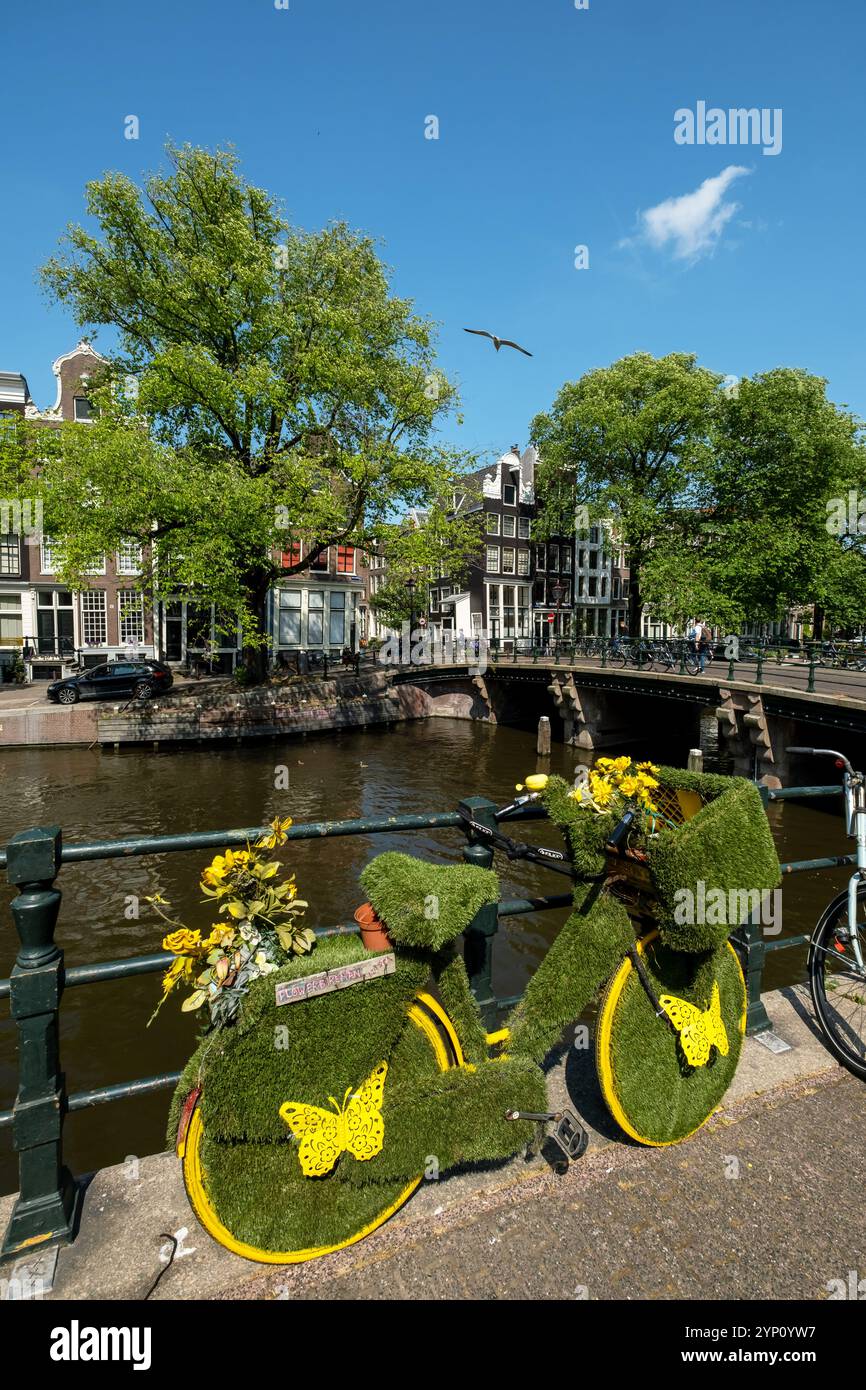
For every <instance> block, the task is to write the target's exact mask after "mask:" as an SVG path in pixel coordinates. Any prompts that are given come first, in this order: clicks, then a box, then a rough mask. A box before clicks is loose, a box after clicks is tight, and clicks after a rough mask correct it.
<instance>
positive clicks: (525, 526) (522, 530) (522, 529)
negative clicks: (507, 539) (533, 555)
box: [517, 516, 532, 541]
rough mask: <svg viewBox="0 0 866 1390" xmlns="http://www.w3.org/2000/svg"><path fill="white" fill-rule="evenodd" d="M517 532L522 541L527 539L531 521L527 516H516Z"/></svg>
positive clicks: (530, 529) (529, 534) (529, 533)
mask: <svg viewBox="0 0 866 1390" xmlns="http://www.w3.org/2000/svg"><path fill="white" fill-rule="evenodd" d="M517 534H518V536H519V538H520V540H522V541H528V540H529V538H530V536H531V534H532V523H531V521H530V519H529V517H528V516H519V517H518V518H517Z"/></svg>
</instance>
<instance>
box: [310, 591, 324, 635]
mask: <svg viewBox="0 0 866 1390" xmlns="http://www.w3.org/2000/svg"><path fill="white" fill-rule="evenodd" d="M324 623H325V592H324V590H323V589H311V590H310V592H309V594H308V595H307V642H308V643H309V645H310V646H311V647H321V645H322V643H323V641H324V636H325V630H324Z"/></svg>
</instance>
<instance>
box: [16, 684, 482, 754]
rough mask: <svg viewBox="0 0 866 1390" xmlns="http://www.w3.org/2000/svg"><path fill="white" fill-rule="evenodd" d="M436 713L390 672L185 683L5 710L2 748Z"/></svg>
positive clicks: (250, 731)
mask: <svg viewBox="0 0 866 1390" xmlns="http://www.w3.org/2000/svg"><path fill="white" fill-rule="evenodd" d="M469 703H470V705H471V704H472V701H471V700H470V701H469ZM431 712H432V711H431V701H430V699H429V697H428V696H427V695H426V694H425V692H424V691H423V690H420V689H419V688H418V687H417V686H413V685H402V686H399V685H398V686H395V685H393V684H392V682H391V678H390V675H389V673H388V672H387V671H373V672H370V673H365V674H363V675H361V676H359V677H350V676H342V675H341V676H339V677H337V678H335V679H331V680H311V679H306V680H299V681H294V682H290V683H287V684H285V685H280V686H273V687H268V688H266V689H257V690H251V691H237V690H233V689H226V688H225V687H218V688H216V689H214V688H210V689H195V688H193V689H189V687H186V688H185V689H184V690H183V692H182V693H181V692H175V693H174V694H173V695H172V696H170V697H169V698H168V699H165V700H158V701H154V702H153V703H152V704H148V705H134V706H129V707H126V706H125V705H124V704H121V703H115V702H110V703H109V702H107V701H106V702H100V703H98V704H96V703H93V704H89V703H88V704H85V705H72V706H56V705H49V704H47V703H46V704H45V705H35V706H30V707H27V708H18V709H3V710H2V711H0V750H2V749H3V748H4V747H8V748H14V747H39V746H50V745H52V744H53V745H61V744H65V745H69V744H72V745H74V744H84V745H86V746H89V745H91V744H93V745H97V744H98V745H102V746H108V747H112V746H115V745H120V744H132V743H150V744H154V743H174V742H193V743H198V742H203V741H209V740H214V741H216V740H220V739H240V738H257V737H258V738H267V737H271V736H277V735H285V734H292V733H297V734H306V733H313V732H316V731H324V730H336V729H357V728H363V727H365V726H368V725H373V724H392V723H396V722H399V721H403V720H407V719H425V718H427V717H428V716H429V715H430V713H431ZM453 714H454V715H458V711H457V710H456V709H455V710H454V711H453ZM458 717H459V715H458ZM465 717H470V716H469V715H467V716H465Z"/></svg>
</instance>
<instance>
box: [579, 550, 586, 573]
mask: <svg viewBox="0 0 866 1390" xmlns="http://www.w3.org/2000/svg"><path fill="white" fill-rule="evenodd" d="M577 563H578V566H579V567H580V569H586V551H585V550H579V551H578V554H577Z"/></svg>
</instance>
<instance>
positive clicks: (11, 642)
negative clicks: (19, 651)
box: [0, 589, 24, 647]
mask: <svg viewBox="0 0 866 1390" xmlns="http://www.w3.org/2000/svg"><path fill="white" fill-rule="evenodd" d="M9 598H13V599H16V600H17V603H16V604H15V606H14V607H13V605H12V604H9V606H8V607H7V606H6V605H5V604H4V605H2V606H0V628H2V622H3V620H4V619H6V620H7V621H8V620H9V619H10V618H11V619H12V621H13V622H14V621H15V619H16V618H17V619H18V622H19V624H20V627H21V631H20V632H19V633H18V634H17V635H16V636H15V637H4V636H3V635H2V631H0V647H21V646H23V644H24V595H23V594H22V593H21V591H20V590H15V589H12V590H5V591H3V590H0V599H9Z"/></svg>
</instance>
